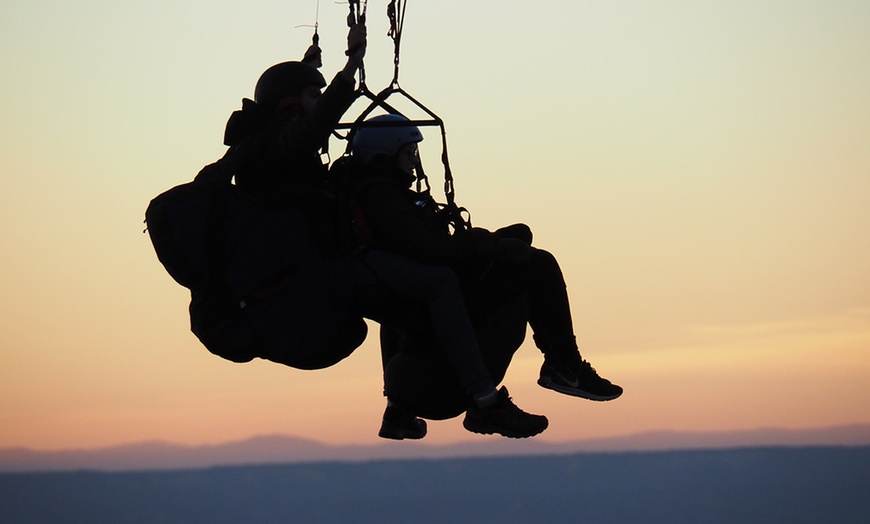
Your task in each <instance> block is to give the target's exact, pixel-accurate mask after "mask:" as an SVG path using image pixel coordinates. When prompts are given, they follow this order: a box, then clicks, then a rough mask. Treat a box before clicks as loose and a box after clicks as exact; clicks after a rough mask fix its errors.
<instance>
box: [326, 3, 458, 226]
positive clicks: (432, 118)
mask: <svg viewBox="0 0 870 524" xmlns="http://www.w3.org/2000/svg"><path fill="white" fill-rule="evenodd" d="M406 4H407V0H391V2H390V3H389V4H388V6H387V17H388V18H389V21H390V30H389V32H388V36H390V38H392V39H393V66H394V67H393V79H392V81H391V82H390V85H389V86H387V87H386V88H385V89H383V90H382V91H381V92H379V93H378V94H374V93H372V91H371V90H369V88H368V86H367V85H366V82H365V67H364V65H361V66H360V68H359V88H358V89H357V92H356V97H357V99H359V98H368V99H369V101H370V102H369V104H368V106H367V107H366V108H365V109H364V110H363V111H362V112H361V113H360V114H359V116H357V118H356V119H355V120H354V121H353V122H351V123H339V124H338V125H337V126H336V128H335V129H336V131H339V130H348V133H347V135H345V136H341V135H339V134H338V133H336V136H338V137H339V138H342V139H346V140H347V141H348V144H347V147H346V150H345V153H346V154H347V153H349V152H350V147H351V141H352V138H353V134H354V132H355V131H356V129H358V128H359V127H361V126H363V125H365V126H368V125H372V124H370V123H368V122H365V123H364V121H365V120H366V118H368V116H369V115H370V114H371V113H372V111H374V110H375V109H376V108H381V109H384V110H385V111H387V112H388V113H391V114H399V115H401V114H402V112H401V111H399V110H398V109H396V108H395V107H393V106H392V105H391V104H389V103H387V99H388V98H389V97H390V96H392V95H400V96H402V97H404V98H406V99H407V100H408V101H410V102H411V103H412V104H414V105H415V106H416V107H417V108H419V109H421V110H422V111H423V112H424V113H425V114H426V115H427V116H428V117H429V118H428V119H417V120H413V119H409V121H408V122H399V123H384V124H383V125H398V126H401V125H407V124H409V123H410V124H413V125H416V126H431V127H435V126H437V127H438V128H440V131H441V164H442V165H443V166H444V196H445V198H446V199H447V205H446V206H445V208H446V209H448V210H450V211H449V212H451V214H453V215H455V217H456V219H457V220H458V222H457V226H456V227H458V228H466V227H470V225H471V224H470V221H469V220H467V219H465V218H464V217H463V213H464V214H465V215H467V211H465V210H463V209H461V208H457V207H456V204H455V203H454V200H455V187H454V183H453V172H452V171H451V169H450V159H449V156H448V154H447V131H446V129H445V127H444V121H443V120H441V118H440V117H439V116H438V115H436V114H435V113H434V112H432V111H431V110H430V109H429V108H428V107H426V106H425V105H423V104H422V103H420V101H419V100H417V99H416V98H414V97H413V96H411V95H410V94H408V92H406V91H405V90H404V89H402V87H401V86H400V85H399V62H400V56H401V53H400V51H401V43H402V31H403V29H404V23H405V5H406ZM349 9H350V13H349V14H348V19H347V23H348V25H349V26H350V25H353V24H356V23H361V24H365V11H366V1H365V0H351V1H350V2H349ZM403 116H404V115H403ZM424 186H425V187H424ZM418 191H420V192H426V193H428V192H429V181H428V178H427V177H426V174H425V173H424V172H423V170H422V167H419V168H418ZM453 210H456V211H455V213H454V212H453Z"/></svg>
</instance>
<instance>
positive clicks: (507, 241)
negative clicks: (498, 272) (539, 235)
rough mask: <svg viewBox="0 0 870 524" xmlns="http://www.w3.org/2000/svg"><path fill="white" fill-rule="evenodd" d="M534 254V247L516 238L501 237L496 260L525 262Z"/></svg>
mask: <svg viewBox="0 0 870 524" xmlns="http://www.w3.org/2000/svg"><path fill="white" fill-rule="evenodd" d="M531 256H532V248H531V246H529V245H528V244H526V243H525V242H523V241H522V240H518V239H516V238H500V239H499V241H498V248H497V249H496V252H495V260H496V262H501V263H503V264H525V263H526V262H528V261H529V259H530V258H531Z"/></svg>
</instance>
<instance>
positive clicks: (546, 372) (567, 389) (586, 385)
mask: <svg viewBox="0 0 870 524" xmlns="http://www.w3.org/2000/svg"><path fill="white" fill-rule="evenodd" d="M538 385H539V386H541V387H545V388H547V389H552V390H553V391H558V392H559V393H564V394H566V395H572V396H575V397H581V398H585V399H588V400H602V401H603V400H613V399H615V398H617V397H619V396H620V395H622V388H621V387H619V386H617V385H616V384H612V383H611V382H610V381H609V380H607V379H606V378H602V377H600V376H598V373H597V372H596V371H595V368H593V367H592V366H591V365H590V364H589V362H586V361H585V360H582V361H581V362H580V370H579V371H568V370H567V369H556V368H555V367H553V366H551V365H550V364H547V363H546V362H544V365H543V366H541V376H540V378H538Z"/></svg>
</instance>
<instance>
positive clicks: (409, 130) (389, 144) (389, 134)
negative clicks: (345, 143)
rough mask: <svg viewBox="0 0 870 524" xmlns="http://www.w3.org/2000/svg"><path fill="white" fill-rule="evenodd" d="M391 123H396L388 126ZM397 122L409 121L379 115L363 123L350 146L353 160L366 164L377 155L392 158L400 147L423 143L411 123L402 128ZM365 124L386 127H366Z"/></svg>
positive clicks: (400, 116) (420, 135)
mask: <svg viewBox="0 0 870 524" xmlns="http://www.w3.org/2000/svg"><path fill="white" fill-rule="evenodd" d="M391 122H396V125H389V123H391ZM399 122H410V121H409V120H408V119H407V118H405V117H404V116H402V115H379V116H376V117H374V118H370V119H368V120H366V121H364V122H363V123H362V125H361V126H360V128H359V129H357V131H356V134H355V135H354V137H353V143H352V144H351V153H352V154H353V156H354V158H356V159H357V160H359V161H360V162H363V163H368V162H371V161H372V159H374V158H375V157H376V156H378V155H386V156H393V155H395V154H396V153H398V152H399V149H401V148H402V146H406V145H408V144H416V143H417V142H422V141H423V134H422V133H420V130H419V129H418V128H417V126H415V125H414V124H411V123H408V125H404V126H403V125H401V124H399ZM366 123H383V124H387V125H376V126H366Z"/></svg>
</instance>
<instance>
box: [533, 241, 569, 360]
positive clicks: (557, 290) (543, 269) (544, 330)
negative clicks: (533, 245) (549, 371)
mask: <svg viewBox="0 0 870 524" xmlns="http://www.w3.org/2000/svg"><path fill="white" fill-rule="evenodd" d="M528 271H529V325H530V326H531V327H532V331H533V332H534V335H533V337H534V340H535V345H537V347H538V348H539V349H540V350H541V351H542V352H543V353H544V357H545V358H546V359H547V360H548V361H550V362H551V363H552V364H555V365H576V364H577V363H579V361H580V353H579V352H578V350H577V338H576V336H575V335H574V322H573V320H572V318H571V307H570V304H569V302H568V290H567V286H566V284H565V279H564V277H563V275H562V269H561V268H560V267H559V262H558V261H557V260H556V258H555V257H554V256H553V255H552V254H551V253H549V252H548V251H544V250H542V249H534V250H533V251H532V256H531V260H530V261H529V264H528Z"/></svg>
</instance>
